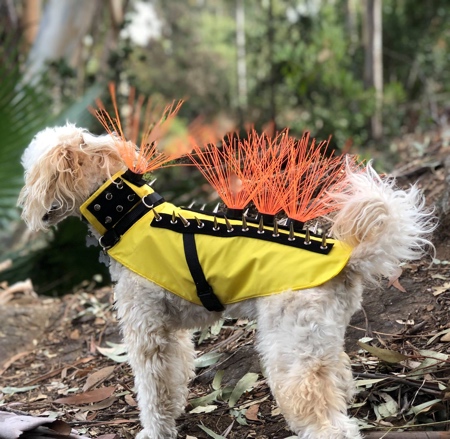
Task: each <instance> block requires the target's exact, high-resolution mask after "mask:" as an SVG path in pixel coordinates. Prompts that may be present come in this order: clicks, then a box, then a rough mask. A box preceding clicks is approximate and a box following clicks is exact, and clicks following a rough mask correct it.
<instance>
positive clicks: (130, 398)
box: [124, 395, 138, 407]
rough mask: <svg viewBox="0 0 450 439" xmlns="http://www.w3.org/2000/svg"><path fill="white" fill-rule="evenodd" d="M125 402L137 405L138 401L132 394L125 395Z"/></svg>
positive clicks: (133, 405) (131, 405)
mask: <svg viewBox="0 0 450 439" xmlns="http://www.w3.org/2000/svg"><path fill="white" fill-rule="evenodd" d="M124 399H125V402H126V403H127V404H128V405H129V406H130V407H137V405H138V403H137V402H136V400H135V399H134V398H133V396H132V395H125V398H124Z"/></svg>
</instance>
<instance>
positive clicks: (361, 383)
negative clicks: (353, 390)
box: [355, 378, 386, 389]
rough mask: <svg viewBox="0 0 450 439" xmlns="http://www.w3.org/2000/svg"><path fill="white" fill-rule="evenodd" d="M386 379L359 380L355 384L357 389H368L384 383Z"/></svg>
mask: <svg viewBox="0 0 450 439" xmlns="http://www.w3.org/2000/svg"><path fill="white" fill-rule="evenodd" d="M385 379H386V378H372V379H366V380H357V381H356V382H355V385H356V387H363V386H365V387H366V388H368V389H369V388H370V387H372V384H376V383H379V382H380V381H384V380H385Z"/></svg>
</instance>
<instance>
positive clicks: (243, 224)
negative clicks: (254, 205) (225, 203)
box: [242, 213, 248, 232]
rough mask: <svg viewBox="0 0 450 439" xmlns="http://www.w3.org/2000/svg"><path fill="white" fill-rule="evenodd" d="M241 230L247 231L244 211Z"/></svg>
mask: <svg viewBox="0 0 450 439" xmlns="http://www.w3.org/2000/svg"><path fill="white" fill-rule="evenodd" d="M242 231H243V232H248V226H247V219H246V218H245V213H244V214H242Z"/></svg>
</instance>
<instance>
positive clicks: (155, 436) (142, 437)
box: [135, 429, 177, 439]
mask: <svg viewBox="0 0 450 439" xmlns="http://www.w3.org/2000/svg"><path fill="white" fill-rule="evenodd" d="M176 438H177V432H176V431H173V432H171V433H168V434H165V433H155V432H148V431H147V430H146V429H145V430H142V431H141V432H140V433H138V434H137V435H136V438H135V439H176Z"/></svg>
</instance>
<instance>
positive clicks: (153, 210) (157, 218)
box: [152, 209, 162, 221]
mask: <svg viewBox="0 0 450 439" xmlns="http://www.w3.org/2000/svg"><path fill="white" fill-rule="evenodd" d="M152 212H153V215H154V216H155V220H156V221H161V220H162V216H161V215H160V214H159V213H158V212H157V211H156V210H155V209H152Z"/></svg>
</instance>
